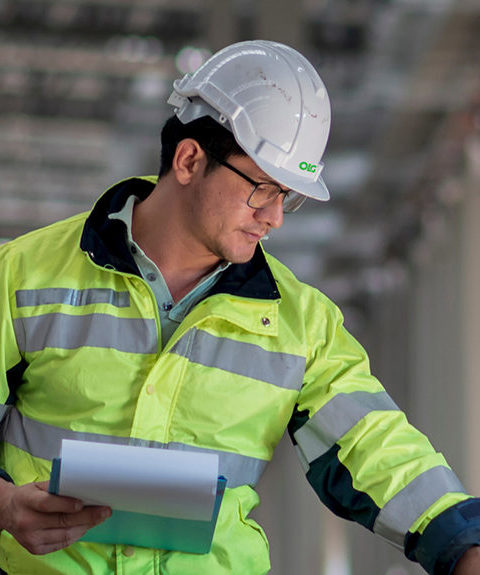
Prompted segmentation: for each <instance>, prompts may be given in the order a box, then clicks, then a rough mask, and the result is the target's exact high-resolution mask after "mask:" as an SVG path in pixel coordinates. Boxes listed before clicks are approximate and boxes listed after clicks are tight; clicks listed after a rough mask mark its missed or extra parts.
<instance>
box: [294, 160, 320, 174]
mask: <svg viewBox="0 0 480 575" xmlns="http://www.w3.org/2000/svg"><path fill="white" fill-rule="evenodd" d="M298 167H299V168H300V169H301V170H302V171H304V172H312V173H315V170H316V169H317V164H309V163H308V162H300V163H299V164H298Z"/></svg>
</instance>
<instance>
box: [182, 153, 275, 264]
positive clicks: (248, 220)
mask: <svg viewBox="0 0 480 575" xmlns="http://www.w3.org/2000/svg"><path fill="white" fill-rule="evenodd" d="M228 161H229V163H230V164H232V165H233V166H235V167H236V168H237V169H239V170H240V171H241V172H243V173H244V174H245V175H247V176H249V177H250V178H251V179H252V180H255V181H257V182H272V181H273V180H272V179H271V178H270V177H269V176H268V175H267V174H265V172H263V171H262V170H261V169H260V168H259V167H258V166H257V165H256V164H255V163H254V162H253V160H251V159H250V158H249V157H248V156H230V157H229V158H228ZM205 163H206V160H205ZM251 192H252V185H251V184H249V183H248V182H247V181H246V180H244V179H243V178H242V177H241V176H239V175H238V174H235V173H234V172H232V171H231V170H229V169H228V168H226V167H224V166H221V165H218V167H216V168H215V169H214V170H213V171H211V172H210V173H208V174H207V175H205V173H204V171H203V173H202V174H201V176H200V175H199V177H197V178H196V179H195V182H194V186H193V187H192V190H191V194H190V196H189V199H190V202H189V208H190V209H189V213H190V222H189V230H190V233H192V234H193V235H194V237H195V239H196V241H197V242H199V243H200V244H201V245H202V246H203V247H204V248H205V249H206V250H208V252H209V253H210V254H212V255H213V256H216V258H218V259H221V260H226V261H230V262H232V263H244V262H247V261H249V260H250V259H251V258H252V256H253V254H254V252H255V248H256V246H257V244H258V242H259V240H260V239H261V238H262V237H263V236H264V235H266V234H268V232H269V230H270V229H271V228H279V227H280V226H281V225H282V223H283V207H282V195H280V196H279V197H278V198H277V200H276V201H275V202H274V203H273V204H272V205H270V206H267V207H265V208H250V207H249V206H248V205H247V200H248V197H249V195H250V194H251Z"/></svg>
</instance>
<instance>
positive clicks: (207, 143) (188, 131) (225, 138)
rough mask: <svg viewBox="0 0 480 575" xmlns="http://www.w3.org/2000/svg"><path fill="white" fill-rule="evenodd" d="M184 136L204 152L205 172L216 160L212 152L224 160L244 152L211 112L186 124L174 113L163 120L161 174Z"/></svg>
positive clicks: (169, 166) (170, 164) (162, 174)
mask: <svg viewBox="0 0 480 575" xmlns="http://www.w3.org/2000/svg"><path fill="white" fill-rule="evenodd" d="M185 138H192V139H193V140H196V141H197V142H198V143H199V145H200V147H201V148H202V149H203V150H204V151H205V153H206V154H207V166H206V168H205V173H208V172H210V171H212V170H213V169H214V168H215V166H216V164H217V161H216V160H215V159H214V158H213V157H212V156H215V158H217V159H219V160H226V159H227V158H228V157H229V156H245V155H246V154H245V152H244V151H243V150H242V148H241V147H240V146H239V145H238V144H237V142H236V140H235V138H234V136H233V134H232V132H230V130H228V129H227V128H224V127H223V126H222V125H221V124H219V123H218V122H216V121H215V120H214V119H213V118H211V117H210V116H203V117H202V118H198V119H197V120H193V122H188V123H187V124H182V122H181V121H180V120H179V119H178V118H177V116H172V117H171V118H169V119H168V120H167V121H166V122H165V125H164V126H163V129H162V135H161V142H162V150H161V154H160V172H159V177H160V178H161V177H162V176H164V175H165V174H167V173H168V172H169V171H170V169H171V168H172V162H173V157H174V156H175V152H176V150H177V145H178V143H179V142H181V141H182V140H184V139H185ZM209 152H210V153H211V155H210V153H209Z"/></svg>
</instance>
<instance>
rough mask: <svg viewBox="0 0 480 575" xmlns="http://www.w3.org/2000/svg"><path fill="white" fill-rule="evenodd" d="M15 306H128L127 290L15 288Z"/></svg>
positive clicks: (128, 295) (128, 296)
mask: <svg viewBox="0 0 480 575" xmlns="http://www.w3.org/2000/svg"><path fill="white" fill-rule="evenodd" d="M15 298H16V302H17V307H28V306H38V305H49V304H65V305H72V306H83V305H90V304H101V303H107V304H110V305H113V306H115V307H129V305H130V294H129V293H128V291H115V290H112V289H107V288H92V289H80V290H77V289H68V288H45V289H32V290H17V291H16V292H15Z"/></svg>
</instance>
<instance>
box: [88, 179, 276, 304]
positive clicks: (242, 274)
mask: <svg viewBox="0 0 480 575" xmlns="http://www.w3.org/2000/svg"><path fill="white" fill-rule="evenodd" d="M154 185H155V184H154V182H153V180H151V179H143V178H130V179H128V180H125V181H123V182H120V183H119V184H116V185H115V186H113V187H112V188H110V189H108V190H107V191H106V192H105V193H104V194H103V195H102V196H101V197H100V198H99V200H98V201H97V203H96V204H95V206H94V208H93V210H92V211H91V213H90V215H89V216H88V218H87V220H86V222H85V225H84V228H83V233H82V238H81V241H80V247H81V249H82V250H83V251H85V252H88V254H89V256H90V258H91V259H92V261H93V262H94V263H96V264H97V265H99V266H101V267H105V268H107V269H115V270H117V271H121V272H125V273H131V274H135V275H140V272H139V270H138V267H137V265H136V264H135V260H134V259H133V257H132V255H131V253H130V250H129V249H128V246H127V243H126V241H125V235H124V234H125V227H124V225H123V223H122V222H120V221H118V220H110V219H109V218H108V215H109V214H111V213H114V212H118V211H119V210H120V209H121V208H122V207H123V206H124V204H125V202H126V201H127V198H128V197H129V196H130V195H132V194H135V195H136V196H137V197H138V198H139V199H140V200H144V199H145V198H146V197H147V196H148V195H149V194H150V193H151V191H152V190H153V188H154ZM217 293H229V294H232V295H238V296H242V297H250V298H258V299H278V298H279V297H280V293H279V291H278V288H277V284H276V282H275V279H274V277H273V275H272V272H271V270H270V268H269V266H268V264H267V261H266V259H265V255H264V253H263V250H262V248H261V246H260V245H258V246H257V249H256V250H255V253H254V255H253V257H252V259H251V260H250V261H248V262H246V263H244V264H232V265H231V266H229V267H228V268H227V269H226V270H225V271H224V272H223V274H222V276H221V278H220V279H219V280H218V282H216V284H215V285H214V286H213V287H212V289H211V290H210V291H209V293H208V294H207V295H213V294H217Z"/></svg>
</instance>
